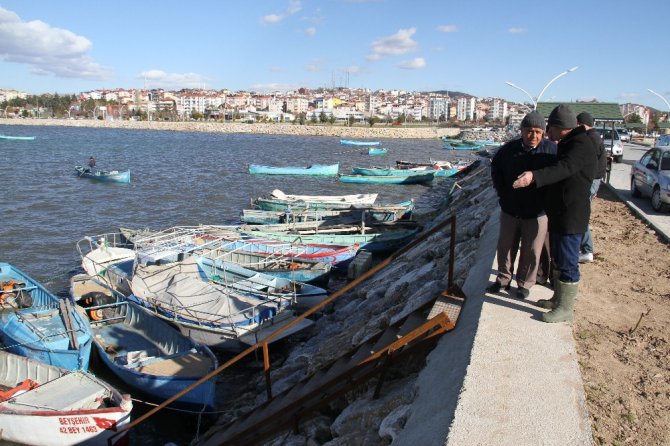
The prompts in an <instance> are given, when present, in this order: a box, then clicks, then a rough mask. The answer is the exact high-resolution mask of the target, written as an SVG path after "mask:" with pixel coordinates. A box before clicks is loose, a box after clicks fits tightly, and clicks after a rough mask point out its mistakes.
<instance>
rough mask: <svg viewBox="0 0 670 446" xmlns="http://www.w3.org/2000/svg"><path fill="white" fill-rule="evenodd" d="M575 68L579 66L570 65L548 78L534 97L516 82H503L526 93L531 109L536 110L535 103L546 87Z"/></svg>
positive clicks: (538, 100)
mask: <svg viewBox="0 0 670 446" xmlns="http://www.w3.org/2000/svg"><path fill="white" fill-rule="evenodd" d="M577 68H579V67H572V68H569V69H567V70H565V71H563V72H561V73H558V74H557V75H556V76H554V78H553V79H552V80H550V81H549V82H547V84H546V85H545V86H544V88H542V91H540V94H539V95H537V97H536V98H534V97H533V96H532V95H531V94H530V93H528V92H527V91H526V90H524V89H523V88H521V87H519V86H518V85H516V84H514V83H512V82H510V81H505V83H506V84H507V85H509V86H510V87H514V88H516V89H518V90H521V91H523V92H524V93H526V95H527V96H528V97H529V98H530V100H531V102H532V103H533V110H537V104H538V102H540V98H541V97H542V95H543V94H544V92H545V91H546V90H547V88H549V86H550V85H551V84H553V83H554V82H556V81H557V80H558V79H560V78H561V77H563V76H565V75H566V74H568V73H572V72H573V71H575V70H576V69H577Z"/></svg>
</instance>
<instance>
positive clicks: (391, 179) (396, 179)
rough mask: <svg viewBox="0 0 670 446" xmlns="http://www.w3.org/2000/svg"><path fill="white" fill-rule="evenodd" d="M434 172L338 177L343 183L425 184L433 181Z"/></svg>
mask: <svg viewBox="0 0 670 446" xmlns="http://www.w3.org/2000/svg"><path fill="white" fill-rule="evenodd" d="M434 177H435V171H434V170H433V171H430V172H425V173H423V172H421V173H419V174H415V175H412V174H409V175H340V181H341V182H343V183H366V184H425V183H430V182H431V181H433V178H434Z"/></svg>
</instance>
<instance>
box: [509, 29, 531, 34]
mask: <svg viewBox="0 0 670 446" xmlns="http://www.w3.org/2000/svg"><path fill="white" fill-rule="evenodd" d="M507 32H510V33H512V34H519V33H525V32H526V28H510V29H508V30H507Z"/></svg>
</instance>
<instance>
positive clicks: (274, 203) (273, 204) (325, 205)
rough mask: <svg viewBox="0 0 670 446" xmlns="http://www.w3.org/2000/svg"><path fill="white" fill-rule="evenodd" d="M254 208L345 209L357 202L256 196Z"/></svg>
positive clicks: (281, 209)
mask: <svg viewBox="0 0 670 446" xmlns="http://www.w3.org/2000/svg"><path fill="white" fill-rule="evenodd" d="M252 204H253V205H254V206H255V207H256V208H258V209H261V210H264V211H284V210H286V209H289V210H291V211H296V210H300V211H304V210H308V209H309V210H331V211H332V210H347V209H352V208H353V207H356V206H361V205H357V204H352V203H347V202H319V201H286V200H279V199H276V198H264V197H258V198H256V199H255V200H254V201H253V203H252Z"/></svg>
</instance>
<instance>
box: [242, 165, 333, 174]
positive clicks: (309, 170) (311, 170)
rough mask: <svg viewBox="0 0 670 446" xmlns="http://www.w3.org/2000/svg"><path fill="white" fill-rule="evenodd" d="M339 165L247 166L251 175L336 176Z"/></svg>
mask: <svg viewBox="0 0 670 446" xmlns="http://www.w3.org/2000/svg"><path fill="white" fill-rule="evenodd" d="M339 168H340V165H339V164H313V165H311V166H307V167H293V166H287V167H273V166H261V165H259V164H249V173H250V174H252V175H330V176H333V175H337V173H338V171H339Z"/></svg>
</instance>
